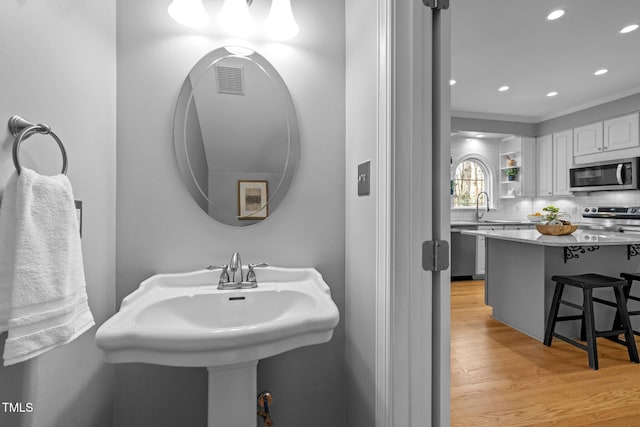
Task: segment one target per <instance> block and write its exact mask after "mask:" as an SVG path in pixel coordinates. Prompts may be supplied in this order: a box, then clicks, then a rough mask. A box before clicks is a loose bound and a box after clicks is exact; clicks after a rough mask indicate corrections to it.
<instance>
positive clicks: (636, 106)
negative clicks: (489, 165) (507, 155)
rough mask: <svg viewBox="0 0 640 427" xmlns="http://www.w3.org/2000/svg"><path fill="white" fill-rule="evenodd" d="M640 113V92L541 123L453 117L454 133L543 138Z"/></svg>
mask: <svg viewBox="0 0 640 427" xmlns="http://www.w3.org/2000/svg"><path fill="white" fill-rule="evenodd" d="M636 111H640V93H636V94H634V95H629V96H626V97H624V98H620V99H616V100H614V101H609V102H605V103H603V104H600V105H596V106H594V107H590V108H585V109H584V110H580V111H576V112H575V113H570V114H565V115H563V116H559V117H556V118H553V119H549V120H545V121H542V122H540V123H522V122H509V121H504V120H490V119H475V118H473V119H472V118H466V117H452V118H451V129H452V130H454V131H455V130H459V131H461V130H467V131H482V132H492V133H506V134H513V135H520V136H543V135H548V134H550V133H553V132H558V131H563V130H567V129H572V128H574V127H578V126H583V125H586V124H589V123H593V122H597V121H601V120H606V119H610V118H612V117H616V116H623V115H625V114H628V113H632V112H636Z"/></svg>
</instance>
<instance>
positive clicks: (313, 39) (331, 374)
mask: <svg viewBox="0 0 640 427" xmlns="http://www.w3.org/2000/svg"><path fill="white" fill-rule="evenodd" d="M167 4H168V2H158V1H156V0H137V1H126V0H119V1H118V2H117V34H118V43H117V48H118V58H117V59H118V61H117V64H118V90H117V99H118V109H117V111H118V159H117V160H118V162H117V166H118V169H117V171H118V199H117V200H118V205H117V206H118V210H117V221H118V233H117V300H118V301H120V300H121V299H122V298H123V297H124V296H126V295H127V294H129V293H131V292H132V291H134V290H135V289H136V288H137V287H138V285H139V284H140V282H141V281H142V280H144V279H145V278H147V277H149V276H151V275H153V274H155V273H166V272H179V271H188V270H195V269H200V268H202V267H203V266H205V265H207V264H210V263H223V262H224V263H226V262H228V261H229V258H230V257H231V254H232V252H233V251H239V252H240V254H241V255H242V259H243V261H244V262H245V263H247V262H256V261H267V262H269V263H270V264H272V265H282V266H311V267H315V268H317V269H318V270H319V271H320V273H321V274H322V275H323V276H324V278H325V280H326V282H327V283H328V284H329V286H330V287H331V290H332V295H333V298H334V300H335V301H336V303H337V305H338V307H339V309H340V312H341V316H342V318H341V323H340V325H339V326H338V328H337V329H336V331H335V334H334V337H333V339H332V341H331V342H329V343H327V344H323V345H318V346H312V347H306V348H302V349H298V350H294V351H291V352H288V353H285V354H282V355H279V356H275V357H272V358H269V359H265V360H263V361H261V362H260V364H259V367H258V377H259V378H258V382H259V389H263V388H266V389H269V390H270V391H272V392H273V394H274V395H275V400H274V403H273V406H272V414H273V419H274V422H275V423H276V425H278V426H281V427H298V426H301V425H304V426H318V427H325V426H337V427H339V426H344V425H345V415H344V414H345V402H344V400H345V399H344V398H345V394H344V385H345V384H344V382H345V381H344V375H345V370H344V325H345V319H344V292H345V285H344V283H345V279H344V268H345V267H344V255H345V252H344V233H345V220H344V211H345V201H344V194H345V188H344V186H345V184H344V183H345V178H344V162H345V137H344V133H345V111H344V104H345V93H344V87H345V80H344V79H345V77H344V68H345V48H344V42H345V38H344V2H343V1H341V0H327V1H321V2H318V1H314V0H297V1H295V2H294V4H293V11H294V14H295V17H296V20H297V22H298V24H299V25H300V33H299V34H298V36H297V37H296V38H295V39H293V40H292V41H291V42H288V43H283V44H274V43H270V42H267V41H266V40H264V38H263V37H262V36H260V35H259V34H258V35H256V36H254V38H251V39H248V41H247V42H246V44H247V45H248V47H252V48H254V49H255V50H256V51H258V52H259V53H260V54H261V55H263V56H264V57H266V58H267V59H268V60H269V61H270V62H271V63H272V64H273V65H274V66H275V67H276V68H277V69H278V71H279V72H280V74H281V75H282V77H283V79H284V80H285V82H286V83H287V85H288V87H289V90H290V92H291V94H292V97H293V101H294V104H295V106H296V109H297V113H298V119H299V123H300V135H301V158H300V166H299V169H298V171H297V174H296V176H295V178H294V181H293V183H292V185H291V187H290V190H289V193H288V195H287V197H286V198H285V199H284V200H283V202H282V204H281V205H280V206H279V207H278V210H277V211H276V212H275V213H274V214H273V215H272V216H270V218H268V219H267V220H265V221H264V222H261V223H260V224H257V225H255V226H250V227H244V228H235V227H229V226H224V225H221V224H219V223H217V222H215V221H213V220H212V219H211V218H209V217H208V216H207V214H206V213H205V212H203V211H202V210H201V209H200V207H199V206H198V205H197V203H195V202H194V201H193V200H192V199H191V197H190V195H189V193H188V191H187V189H186V188H185V186H184V185H183V183H182V180H181V177H180V173H179V171H178V168H177V164H176V160H175V156H174V153H173V142H172V135H173V133H172V125H173V111H174V108H175V103H176V100H177V96H178V92H179V90H180V87H181V86H182V83H183V80H184V78H185V76H186V75H187V73H188V72H189V70H190V69H191V67H192V66H193V65H194V64H195V63H196V62H197V61H198V60H199V59H200V58H201V57H202V56H203V55H205V54H206V53H208V52H209V51H211V50H213V49H215V48H218V47H220V46H222V45H224V44H225V42H226V41H227V39H226V38H225V37H224V36H223V35H221V34H220V33H218V30H217V29H216V24H215V14H216V13H217V12H218V9H219V8H220V7H221V4H222V2H205V6H206V7H207V8H208V11H209V14H210V16H211V17H213V18H214V19H212V23H211V24H210V25H209V26H208V27H207V28H206V29H204V30H192V29H188V28H186V27H183V26H181V25H179V24H177V23H175V22H174V21H173V20H171V18H170V17H169V16H168V15H167ZM268 7H269V3H268V2H254V5H253V6H252V9H251V12H252V15H253V17H254V19H256V21H259V22H262V21H263V20H264V19H265V18H266V14H267V12H268ZM116 379H117V381H116V384H117V386H116V425H117V426H118V427H127V426H135V427H139V426H156V427H162V426H176V425H184V426H204V425H205V423H206V412H207V407H206V398H207V397H206V394H207V388H206V383H207V372H206V370H205V369H204V368H193V369H191V368H168V367H161V366H151V365H143V364H123V365H118V366H117V369H116Z"/></svg>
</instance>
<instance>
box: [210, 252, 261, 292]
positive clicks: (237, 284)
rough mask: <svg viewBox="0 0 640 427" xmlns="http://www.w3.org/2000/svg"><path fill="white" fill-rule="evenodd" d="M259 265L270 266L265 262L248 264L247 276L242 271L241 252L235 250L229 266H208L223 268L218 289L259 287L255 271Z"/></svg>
mask: <svg viewBox="0 0 640 427" xmlns="http://www.w3.org/2000/svg"><path fill="white" fill-rule="evenodd" d="M257 267H268V264H267V263H264V262H263V263H260V264H248V265H247V275H246V277H245V276H244V275H243V273H242V260H241V259H240V254H239V253H238V252H234V253H233V255H232V256H231V261H230V262H229V265H228V266H227V265H209V266H207V270H218V269H220V270H222V271H221V272H220V279H219V280H218V289H221V290H224V289H247V288H256V287H258V279H257V278H256V273H255V271H254V268H257ZM236 272H237V273H238V275H239V278H238V279H236ZM229 273H231V275H229Z"/></svg>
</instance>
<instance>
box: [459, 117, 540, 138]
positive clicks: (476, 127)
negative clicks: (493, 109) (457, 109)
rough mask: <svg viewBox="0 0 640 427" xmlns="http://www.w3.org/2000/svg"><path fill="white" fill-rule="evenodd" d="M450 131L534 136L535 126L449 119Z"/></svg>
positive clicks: (497, 121)
mask: <svg viewBox="0 0 640 427" xmlns="http://www.w3.org/2000/svg"><path fill="white" fill-rule="evenodd" d="M451 130H452V131H460V130H466V131H476V132H491V133H506V134H512V135H520V136H536V125H535V124H534V123H523V122H511V121H506V120H489V119H473V118H467V117H451Z"/></svg>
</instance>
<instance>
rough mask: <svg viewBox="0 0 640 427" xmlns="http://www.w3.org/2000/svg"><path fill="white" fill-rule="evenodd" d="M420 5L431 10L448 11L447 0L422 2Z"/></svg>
mask: <svg viewBox="0 0 640 427" xmlns="http://www.w3.org/2000/svg"><path fill="white" fill-rule="evenodd" d="M422 3H424V5H425V6H427V7H430V8H431V9H438V10H443V9H449V0H422Z"/></svg>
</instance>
